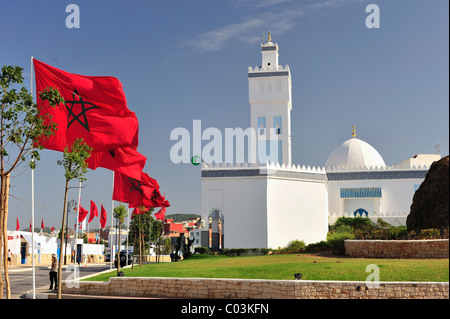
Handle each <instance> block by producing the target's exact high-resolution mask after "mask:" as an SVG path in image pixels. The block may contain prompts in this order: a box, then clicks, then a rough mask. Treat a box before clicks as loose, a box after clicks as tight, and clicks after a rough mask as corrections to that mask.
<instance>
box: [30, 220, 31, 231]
mask: <svg viewBox="0 0 450 319" xmlns="http://www.w3.org/2000/svg"><path fill="white" fill-rule="evenodd" d="M30 231H31V219H30Z"/></svg>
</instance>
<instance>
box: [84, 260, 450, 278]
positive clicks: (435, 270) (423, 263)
mask: <svg viewBox="0 0 450 319" xmlns="http://www.w3.org/2000/svg"><path fill="white" fill-rule="evenodd" d="M370 264H375V265H377V266H378V267H379V274H380V281H416V282H418V281H438V282H448V281H449V260H448V259H373V258H371V259H366V258H339V257H320V256H315V255H307V254H285V255H264V256H242V257H227V256H209V255H208V256H206V255H193V256H191V258H189V259H187V260H183V261H179V262H173V263H159V264H156V263H154V264H146V265H143V266H142V267H140V266H139V265H137V266H136V265H135V266H134V269H131V268H125V269H121V270H122V271H123V272H124V275H125V277H185V278H186V277H189V278H236V279H287V280H292V279H294V273H301V274H302V279H304V280H342V281H365V280H366V278H367V276H369V275H370V274H371V272H366V267H367V266H368V265H370ZM116 276H117V273H116V270H114V271H112V272H108V273H104V274H100V275H98V276H95V277H91V278H87V279H85V280H88V281H108V279H109V278H110V277H116Z"/></svg>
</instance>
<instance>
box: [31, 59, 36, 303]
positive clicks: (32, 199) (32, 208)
mask: <svg viewBox="0 0 450 319" xmlns="http://www.w3.org/2000/svg"><path fill="white" fill-rule="evenodd" d="M33 59H34V58H33V56H32V57H31V66H30V70H31V73H30V92H31V98H33ZM31 162H32V163H34V157H33V154H31ZM31 251H32V255H31V256H32V261H31V263H32V267H31V268H32V281H33V299H36V268H35V264H34V168H32V169H31Z"/></svg>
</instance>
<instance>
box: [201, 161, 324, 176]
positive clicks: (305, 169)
mask: <svg viewBox="0 0 450 319" xmlns="http://www.w3.org/2000/svg"><path fill="white" fill-rule="evenodd" d="M249 168H253V169H269V170H277V171H290V172H300V173H313V174H314V173H315V174H322V175H325V174H326V172H325V168H323V167H315V166H312V167H311V166H309V165H308V166H305V165H302V166H300V165H295V164H287V165H286V164H284V163H283V164H281V165H280V164H279V163H273V162H270V163H269V162H266V163H246V162H245V163H211V164H207V163H202V171H203V170H217V169H221V170H239V169H243V170H245V169H249Z"/></svg>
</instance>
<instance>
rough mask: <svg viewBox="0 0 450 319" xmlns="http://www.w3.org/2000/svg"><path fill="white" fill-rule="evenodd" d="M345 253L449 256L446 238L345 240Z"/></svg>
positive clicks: (416, 256) (393, 256) (367, 256)
mask: <svg viewBox="0 0 450 319" xmlns="http://www.w3.org/2000/svg"><path fill="white" fill-rule="evenodd" d="M344 245H345V254H346V255H348V256H350V257H359V258H406V259H414V258H418V259H426V258H449V250H448V247H449V246H448V239H428V240H345V241H344Z"/></svg>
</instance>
